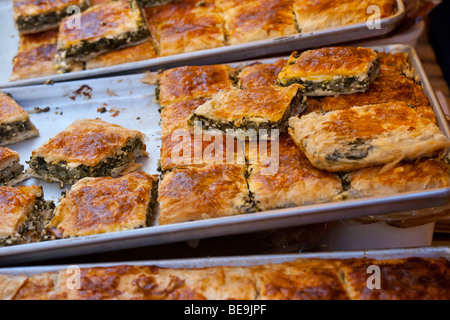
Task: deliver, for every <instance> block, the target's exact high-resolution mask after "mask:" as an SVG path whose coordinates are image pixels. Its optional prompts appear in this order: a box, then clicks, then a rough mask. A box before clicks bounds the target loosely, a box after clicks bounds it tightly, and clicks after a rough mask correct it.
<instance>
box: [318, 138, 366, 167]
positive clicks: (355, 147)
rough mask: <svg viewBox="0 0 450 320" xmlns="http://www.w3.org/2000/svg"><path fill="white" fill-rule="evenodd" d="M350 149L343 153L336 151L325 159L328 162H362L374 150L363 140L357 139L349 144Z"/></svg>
mask: <svg viewBox="0 0 450 320" xmlns="http://www.w3.org/2000/svg"><path fill="white" fill-rule="evenodd" d="M348 146H349V147H348V148H347V149H344V150H342V151H339V150H335V151H334V152H333V153H331V154H327V155H326V157H325V159H326V160H327V161H328V162H338V161H341V160H361V159H364V158H365V157H367V156H368V155H369V151H370V150H371V149H372V148H373V147H372V146H371V145H368V144H366V143H365V142H364V141H363V140H361V139H356V140H355V141H352V142H350V143H349V144H348Z"/></svg>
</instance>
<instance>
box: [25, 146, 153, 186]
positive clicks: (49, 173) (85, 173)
mask: <svg viewBox="0 0 450 320" xmlns="http://www.w3.org/2000/svg"><path fill="white" fill-rule="evenodd" d="M138 150H145V148H144V144H143V143H142V141H141V140H140V139H138V138H136V139H134V140H132V141H131V142H129V143H128V144H127V145H126V146H125V147H123V148H122V149H121V152H120V153H119V154H117V155H115V156H112V157H108V158H106V159H105V160H104V161H102V162H100V163H99V164H97V165H95V166H87V165H84V164H82V165H79V166H77V167H75V168H69V167H67V163H66V162H65V161H60V162H58V163H51V164H49V163H47V162H46V161H45V159H44V158H42V157H33V158H31V159H30V161H29V163H28V164H29V166H30V168H31V169H32V170H33V171H34V172H35V173H36V174H37V175H39V176H40V177H42V178H44V179H45V180H46V181H48V182H51V181H54V179H56V180H58V181H60V182H62V183H69V184H71V183H74V182H75V181H77V180H80V179H82V178H85V177H105V176H111V175H114V172H115V171H117V169H118V168H120V167H123V166H126V165H127V164H130V163H132V162H133V161H134V160H135V159H136V153H137V151H138Z"/></svg>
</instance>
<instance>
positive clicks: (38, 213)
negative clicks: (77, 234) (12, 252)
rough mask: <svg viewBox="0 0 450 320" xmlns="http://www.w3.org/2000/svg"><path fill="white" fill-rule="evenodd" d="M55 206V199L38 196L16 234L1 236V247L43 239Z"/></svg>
mask: <svg viewBox="0 0 450 320" xmlns="http://www.w3.org/2000/svg"><path fill="white" fill-rule="evenodd" d="M54 208H55V204H54V203H53V201H45V200H44V198H43V197H38V198H36V201H35V204H34V206H33V209H32V210H30V212H29V213H28V215H27V217H26V219H25V221H24V222H23V223H22V225H21V226H20V227H19V229H18V230H17V231H16V232H15V234H14V235H11V236H7V237H0V247H4V246H10V245H16V244H24V243H32V242H38V241H41V240H43V239H44V230H45V226H46V225H47V223H49V222H50V220H51V218H52V214H53V209H54Z"/></svg>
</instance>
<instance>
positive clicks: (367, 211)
mask: <svg viewBox="0 0 450 320" xmlns="http://www.w3.org/2000/svg"><path fill="white" fill-rule="evenodd" d="M374 49H376V50H379V51H385V52H406V53H408V54H409V58H410V64H411V66H412V68H414V70H415V72H416V73H417V78H418V80H419V81H420V82H421V83H422V85H423V90H424V93H425V94H426V96H427V98H428V99H429V101H430V103H431V105H432V107H433V111H434V113H435V115H436V118H437V122H438V126H439V128H440V129H441V130H442V131H443V132H444V134H445V135H446V136H447V137H449V136H450V129H449V127H448V123H447V122H446V121H445V117H444V116H443V112H442V110H441V107H440V105H439V103H438V101H437V99H436V97H435V95H434V93H433V91H432V89H431V87H430V84H429V82H428V80H427V78H426V75H425V74H424V72H423V68H422V66H421V64H420V61H419V60H418V58H417V56H416V54H415V52H414V50H413V49H412V48H411V47H409V46H404V45H391V46H386V47H377V48H374ZM276 60H278V58H274V59H271V60H265V62H274V61H276ZM248 63H251V62H245V63H233V64H230V65H231V66H240V65H242V64H248ZM148 78H149V74H148V73H144V74H133V75H126V76H116V77H107V78H100V79H89V80H77V81H70V82H64V83H55V84H53V85H38V86H31V87H17V88H9V89H5V90H4V91H5V93H9V94H10V95H11V96H12V97H14V98H15V99H16V100H17V101H18V102H19V104H21V105H22V106H23V107H24V108H25V110H27V111H33V109H34V108H35V107H37V108H38V109H40V110H42V109H45V108H46V107H49V111H48V112H41V113H33V112H31V119H32V121H33V122H34V123H35V124H36V125H37V126H38V129H39V130H40V131H41V135H40V137H38V138H35V139H32V140H28V141H23V142H21V143H18V144H16V145H15V146H14V147H15V148H14V149H15V150H16V151H18V152H19V154H20V155H21V159H23V160H26V159H28V157H29V156H30V153H31V150H34V149H35V148H36V147H38V146H39V145H41V144H42V143H43V142H45V141H46V140H47V139H49V138H50V137H53V136H54V135H55V134H56V133H58V132H60V131H62V130H63V129H65V128H66V127H67V126H68V125H69V124H71V123H72V122H73V121H74V120H75V119H79V118H80V117H81V116H80V115H82V117H83V118H102V119H103V120H105V121H108V122H112V123H116V124H119V125H123V126H125V127H129V128H134V129H137V130H140V131H142V132H143V133H145V134H146V135H147V137H148V138H149V139H148V141H147V151H148V152H149V157H148V158H145V159H144V160H141V162H142V165H143V166H142V169H143V170H144V171H146V172H148V173H151V174H158V159H159V157H160V154H159V153H160V146H161V141H160V140H159V135H160V130H161V128H160V125H159V118H160V114H159V105H158V104H157V103H156V101H155V96H154V91H155V88H156V86H155V85H148V84H145V83H143V80H145V79H148ZM144 82H145V81H144ZM80 88H81V89H83V90H80ZM86 90H88V91H86ZM101 106H104V109H106V110H107V111H109V112H105V113H101V112H99V109H100V108H99V107H101ZM33 183H38V184H39V185H42V186H43V189H44V193H45V197H46V199H48V200H53V201H55V202H58V199H59V197H60V196H61V191H62V189H60V187H59V185H58V184H56V183H46V182H42V181H41V180H35V179H30V180H27V182H26V184H33ZM449 194H450V188H448V187H447V188H439V189H431V190H424V191H417V192H408V193H402V194H395V195H389V196H380V197H371V198H362V199H356V200H346V201H339V202H330V203H325V204H315V205H305V206H301V207H294V208H286V209H278V210H268V211H264V212H257V213H249V214H243V215H237V216H229V217H221V218H214V219H206V220H200V221H191V222H183V223H177V224H169V225H157V224H154V225H152V226H150V227H146V228H140V229H134V230H128V231H118V232H111V233H104V234H96V235H90V236H82V237H77V238H66V239H57V240H51V241H45V242H39V243H30V244H23V245H16V246H10V247H2V248H0V257H1V259H0V264H2V265H6V264H12V263H21V262H31V261H37V260H44V259H50V258H59V257H65V256H73V255H79V254H89V253H96V252H104V251H111V250H118V249H126V248H132V247H140V246H146V245H156V244H162V243H170V242H178V241H185V240H192V239H198V238H208V237H215V236H221V235H229V234H239V233H246V232H252V231H258V230H266V229H267V226H270V228H282V227H289V226H293V225H307V224H313V223H319V222H326V221H333V220H340V219H349V218H355V217H364V216H367V215H380V214H385V213H391V212H403V211H410V210H419V209H429V208H430V207H435V208H436V207H441V206H446V205H448V199H449Z"/></svg>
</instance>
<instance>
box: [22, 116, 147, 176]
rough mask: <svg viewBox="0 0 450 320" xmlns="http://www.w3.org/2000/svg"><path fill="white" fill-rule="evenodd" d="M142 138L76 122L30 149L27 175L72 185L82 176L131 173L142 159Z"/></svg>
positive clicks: (113, 126) (134, 132) (100, 124)
mask: <svg viewBox="0 0 450 320" xmlns="http://www.w3.org/2000/svg"><path fill="white" fill-rule="evenodd" d="M144 140H145V135H144V134H143V133H142V132H140V131H137V130H133V129H127V128H124V127H121V126H119V125H116V124H111V123H108V122H105V121H101V120H92V119H82V120H77V121H75V122H74V123H72V124H71V125H70V126H69V127H67V128H66V129H65V130H64V131H62V132H60V133H58V134H57V135H56V136H55V137H53V138H51V139H50V140H48V141H47V142H45V143H44V144H43V145H41V146H40V147H38V148H37V149H35V150H33V152H32V155H31V158H30V161H29V167H30V169H31V171H30V174H31V175H33V176H37V177H39V178H42V179H44V180H46V181H49V182H51V181H57V182H60V183H61V184H64V183H67V184H73V183H75V182H76V181H77V180H79V179H81V178H84V177H103V176H113V177H116V176H118V175H120V174H122V173H124V172H129V171H135V170H137V169H138V168H139V165H138V164H137V163H136V162H135V160H136V158H137V157H139V156H146V155H147V152H146V151H145V149H146V145H145V142H144Z"/></svg>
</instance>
